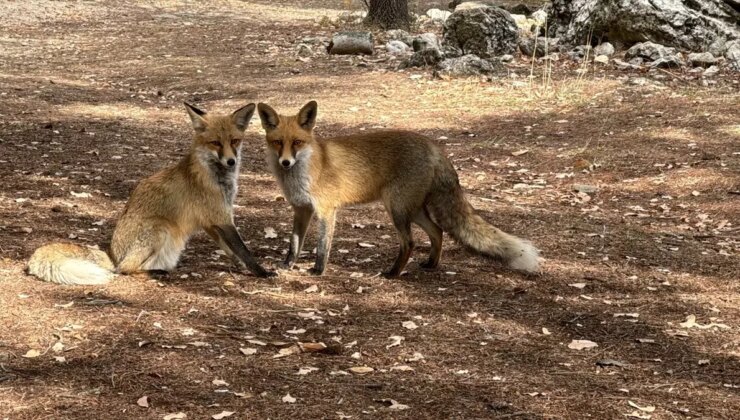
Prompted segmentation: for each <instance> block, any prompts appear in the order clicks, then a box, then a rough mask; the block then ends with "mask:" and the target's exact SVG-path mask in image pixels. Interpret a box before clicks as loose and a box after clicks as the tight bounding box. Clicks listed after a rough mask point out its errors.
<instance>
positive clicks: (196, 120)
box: [184, 102, 208, 132]
mask: <svg viewBox="0 0 740 420" xmlns="http://www.w3.org/2000/svg"><path fill="white" fill-rule="evenodd" d="M184 104H185V109H187V110H188V115H190V121H192V122H193V128H194V129H195V131H197V132H202V131H205V130H206V127H207V126H208V123H206V119H205V118H203V117H204V116H205V115H206V112H205V111H203V110H202V109H198V108H196V107H194V106H193V105H190V104H189V103H187V102H184Z"/></svg>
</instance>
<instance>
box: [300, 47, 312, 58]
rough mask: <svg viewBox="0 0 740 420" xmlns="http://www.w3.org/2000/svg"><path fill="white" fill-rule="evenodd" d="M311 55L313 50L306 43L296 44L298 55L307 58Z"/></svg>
mask: <svg viewBox="0 0 740 420" xmlns="http://www.w3.org/2000/svg"><path fill="white" fill-rule="evenodd" d="M312 55H313V50H312V49H311V47H309V46H308V45H306V44H298V57H303V58H307V57H310V56H312Z"/></svg>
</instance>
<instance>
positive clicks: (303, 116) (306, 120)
mask: <svg viewBox="0 0 740 420" xmlns="http://www.w3.org/2000/svg"><path fill="white" fill-rule="evenodd" d="M318 112H319V104H317V103H316V101H311V102H309V103H307V104H306V105H303V108H301V110H300V111H298V124H299V125H300V126H301V127H303V128H304V129H306V130H309V131H310V130H313V127H314V126H315V125H316V115H317V113H318Z"/></svg>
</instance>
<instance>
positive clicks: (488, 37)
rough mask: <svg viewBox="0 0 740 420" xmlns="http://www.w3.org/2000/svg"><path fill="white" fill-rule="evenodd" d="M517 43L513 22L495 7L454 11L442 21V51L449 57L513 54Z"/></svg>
mask: <svg viewBox="0 0 740 420" xmlns="http://www.w3.org/2000/svg"><path fill="white" fill-rule="evenodd" d="M518 44H519V29H518V28H517V26H516V22H515V21H514V19H512V18H511V15H509V12H507V11H505V10H503V9H500V8H498V7H483V8H477V9H466V10H456V11H455V13H453V14H452V15H451V16H450V17H449V18H448V19H447V22H445V26H444V45H445V46H444V53H445V54H446V55H447V56H449V57H459V56H463V55H467V54H475V55H477V56H478V57H480V58H484V59H487V58H493V57H496V56H500V55H503V54H512V53H513V52H514V51H516V50H517V47H518Z"/></svg>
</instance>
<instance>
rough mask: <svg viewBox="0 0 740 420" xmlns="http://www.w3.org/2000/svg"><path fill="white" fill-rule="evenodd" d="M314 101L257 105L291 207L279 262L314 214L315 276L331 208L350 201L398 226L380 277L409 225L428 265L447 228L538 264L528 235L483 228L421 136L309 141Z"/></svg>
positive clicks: (292, 257) (525, 264)
mask: <svg viewBox="0 0 740 420" xmlns="http://www.w3.org/2000/svg"><path fill="white" fill-rule="evenodd" d="M317 108H318V105H317V104H316V102H315V101H312V102H309V103H308V104H306V105H305V106H304V107H303V108H302V109H301V110H300V112H298V115H295V116H289V117H288V116H283V115H278V114H277V112H275V110H274V109H272V108H270V107H269V106H268V105H266V104H263V103H261V104H259V105H258V106H257V109H258V112H259V115H260V119H261V120H262V127H263V128H264V129H265V131H266V139H267V160H268V165H269V166H270V169H271V170H272V172H273V174H274V175H275V178H277V180H278V182H279V184H280V185H281V187H282V189H283V192H284V194H285V197H286V199H287V200H288V202H289V203H290V204H291V205H292V206H293V211H294V218H293V234H292V236H291V239H290V249H289V251H288V256H287V258H286V259H285V262H284V263H283V268H287V269H290V268H292V267H293V265H294V264H295V262H296V260H297V258H298V256H299V255H300V252H301V248H302V247H303V240H304V238H305V236H306V230H307V229H308V225H309V222H310V221H311V218H312V217H313V215H314V214H316V215H317V218H318V224H319V225H318V230H319V242H318V247H317V255H316V264H315V265H314V267H313V268H312V269H311V271H310V272H311V273H312V274H316V275H321V274H322V273H323V272H324V270H325V269H326V263H327V260H328V258H329V250H330V249H331V241H332V236H333V234H334V224H335V218H336V211H337V209H339V208H342V207H345V206H349V205H352V204H359V203H368V202H373V201H382V202H383V204H384V205H385V208H386V210H387V211H388V213H389V214H390V216H391V219H392V220H393V225H394V226H395V228H396V230H398V235H399V237H400V241H401V249H400V252H399V253H398V257H397V258H396V261H395V263H394V264H393V266H392V267H391V269H390V270H389V271H388V272H386V273H384V274H385V275H386V276H387V277H396V276H398V275H400V274H401V272H402V271H403V269H404V267H405V266H406V263H407V262H408V260H409V257H410V256H411V251H412V249H413V248H414V242H413V240H412V237H411V224H412V223H415V224H417V225H419V226H420V227H421V228H422V229H423V230H424V231H425V232H426V233H427V235H429V240H430V241H431V244H432V249H431V253H430V255H429V259H428V260H427V262H426V263H424V264H422V267H425V268H436V267H437V266H438V265H439V259H440V255H441V253H442V232H443V231H447V232H449V233H450V234H452V236H453V237H454V238H455V239H456V240H457V241H458V242H460V243H462V244H463V245H465V246H467V247H468V248H470V249H472V250H474V251H476V252H478V253H480V254H483V255H487V256H489V257H494V258H499V259H502V260H503V261H505V262H507V263H508V264H509V266H510V267H511V268H514V269H517V270H522V271H526V272H537V271H538V270H539V255H538V251H537V249H536V248H535V247H534V246H532V244H531V243H529V241H526V240H523V239H520V238H517V237H515V236H512V235H509V234H507V233H504V232H502V231H501V230H499V229H497V228H495V227H493V226H491V225H490V224H488V223H487V222H486V221H484V220H483V219H482V218H481V217H480V216H478V215H477V214H476V213H475V210H474V209H473V207H472V206H471V205H470V203H468V201H467V200H466V199H465V195H464V194H463V190H462V188H461V187H460V183H459V181H458V178H457V173H456V172H455V169H454V168H453V167H452V164H451V163H450V161H449V160H448V159H447V158H446V157H445V156H444V154H443V153H442V151H441V150H440V149H439V148H438V147H437V146H436V145H435V144H434V143H432V141H431V140H429V139H428V138H427V137H424V136H422V135H419V134H415V133H411V132H404V131H381V132H375V133H363V134H356V135H352V136H345V137H335V138H329V139H316V138H314V135H313V128H314V125H315V123H316V115H317Z"/></svg>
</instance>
